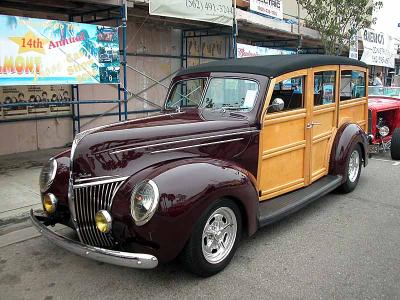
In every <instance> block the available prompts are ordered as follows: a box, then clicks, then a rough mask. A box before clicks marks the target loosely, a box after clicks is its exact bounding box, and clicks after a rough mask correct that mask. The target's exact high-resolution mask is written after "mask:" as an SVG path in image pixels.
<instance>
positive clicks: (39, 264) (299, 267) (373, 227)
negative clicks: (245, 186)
mask: <svg viewBox="0 0 400 300" xmlns="http://www.w3.org/2000/svg"><path fill="white" fill-rule="evenodd" d="M17 229H18V230H15V231H13V230H12V227H11V229H9V230H8V231H7V230H3V233H4V234H3V236H0V291H1V293H0V298H1V299H46V300H50V299H127V298H128V299H139V298H146V299H147V298H153V299H178V298H183V299H193V298H213V299H224V298H230V299H242V298H244V299H251V298H253V299H400V162H394V161H391V160H390V158H389V157H388V155H383V156H379V157H374V159H371V160H370V164H369V165H368V167H367V168H366V169H363V170H362V177H361V179H360V182H359V185H358V187H357V189H356V190H355V191H354V192H353V193H351V194H347V195H340V194H335V193H332V194H329V195H327V196H325V197H323V198H322V199H320V200H319V201H316V202H314V203H313V204H311V205H310V206H308V207H306V208H304V209H302V210H301V211H299V212H297V213H295V214H294V215H291V216H289V217H287V218H285V219H284V220H282V221H280V222H278V223H276V224H273V225H271V226H268V227H266V228H263V229H261V230H259V231H258V232H257V233H256V234H255V235H254V236H252V237H250V238H244V239H243V240H242V242H241V245H240V247H239V249H238V251H237V253H236V255H235V257H234V258H233V260H232V262H231V264H230V265H229V266H228V267H227V268H226V269H225V270H224V271H223V272H221V273H219V274H217V275H216V276H213V277H210V278H206V279H203V278H198V277H196V276H194V275H192V274H190V273H187V272H186V271H184V270H183V267H182V266H181V265H180V263H179V262H177V261H175V262H172V263H170V264H167V265H164V266H160V267H158V268H156V269H154V270H135V269H128V268H123V267H118V266H112V265H107V264H104V263H99V262H95V261H92V260H89V259H85V258H82V257H79V256H76V255H74V254H71V253H69V252H67V251H64V250H63V249H60V248H59V247H57V246H55V245H53V244H52V243H50V242H49V241H47V240H46V239H45V238H43V237H40V236H38V235H34V234H32V235H30V234H29V232H33V229H32V228H31V227H29V226H28V225H26V226H25V227H24V228H23V229H20V228H17ZM21 230H22V231H24V235H23V238H21V236H20V238H19V239H18V238H17V237H16V236H17V235H21ZM0 234H1V232H0ZM4 237H8V240H9V242H7V241H5V242H4ZM2 238H3V244H2V243H1V242H2ZM13 238H14V240H15V241H18V242H15V241H14V242H13ZM1 245H3V246H2V247H1Z"/></svg>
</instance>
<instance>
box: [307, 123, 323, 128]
mask: <svg viewBox="0 0 400 300" xmlns="http://www.w3.org/2000/svg"><path fill="white" fill-rule="evenodd" d="M315 125H321V123H320V122H314V121H312V122H311V123H307V126H306V128H307V129H310V128H313V127H314V126H315Z"/></svg>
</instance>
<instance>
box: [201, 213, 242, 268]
mask: <svg viewBox="0 0 400 300" xmlns="http://www.w3.org/2000/svg"><path fill="white" fill-rule="evenodd" d="M236 234H237V220H236V215H235V213H234V212H233V210H232V209H230V208H229V207H220V208H218V209H217V210H216V211H214V212H213V213H212V214H211V216H210V217H209V218H208V220H207V222H206V224H205V226H204V229H203V235H202V243H201V245H202V246H201V248H202V251H203V255H204V258H205V259H206V261H207V262H209V263H211V264H218V263H220V262H221V261H223V260H224V259H225V258H226V257H227V256H228V254H229V253H230V252H231V250H232V247H233V245H234V244H235V240H236Z"/></svg>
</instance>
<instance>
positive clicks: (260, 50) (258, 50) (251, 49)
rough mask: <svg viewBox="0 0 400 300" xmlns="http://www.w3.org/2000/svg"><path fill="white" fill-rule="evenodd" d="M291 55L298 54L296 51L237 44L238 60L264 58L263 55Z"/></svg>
mask: <svg viewBox="0 0 400 300" xmlns="http://www.w3.org/2000/svg"><path fill="white" fill-rule="evenodd" d="M282 54H283V55H290V54H296V52H294V51H289V50H283V49H275V48H266V47H257V46H251V45H246V44H239V43H238V44H237V58H243V57H252V56H263V55H282Z"/></svg>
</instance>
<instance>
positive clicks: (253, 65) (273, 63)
mask: <svg viewBox="0 0 400 300" xmlns="http://www.w3.org/2000/svg"><path fill="white" fill-rule="evenodd" d="M324 65H352V66H360V67H367V65H366V64H365V63H363V62H361V61H359V60H355V59H351V58H348V57H343V56H331V55H314V54H300V55H297V54H296V55H268V56H257V57H246V58H240V59H227V60H218V61H213V62H210V63H206V64H202V65H198V66H194V67H189V68H187V69H184V70H181V71H180V72H179V73H178V75H177V76H181V75H186V74H189V73H197V72H232V73H250V74H259V75H265V76H268V77H276V76H279V75H282V74H285V73H288V72H292V71H296V70H300V69H304V68H312V67H319V66H324Z"/></svg>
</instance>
